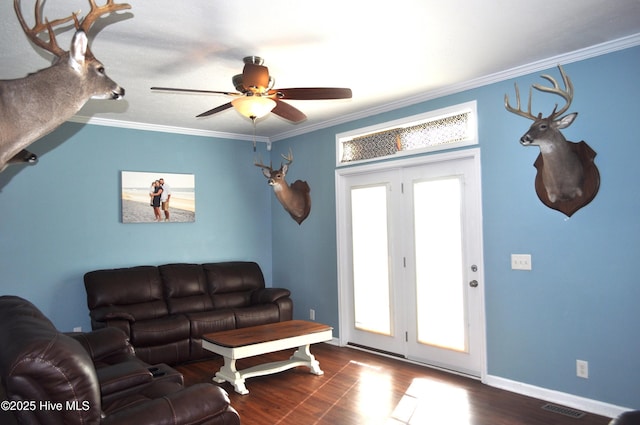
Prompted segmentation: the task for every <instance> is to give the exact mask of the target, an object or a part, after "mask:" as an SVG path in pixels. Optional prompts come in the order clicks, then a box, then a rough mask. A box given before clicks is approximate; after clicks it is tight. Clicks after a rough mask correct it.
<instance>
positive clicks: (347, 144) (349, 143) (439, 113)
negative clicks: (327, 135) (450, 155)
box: [336, 101, 478, 166]
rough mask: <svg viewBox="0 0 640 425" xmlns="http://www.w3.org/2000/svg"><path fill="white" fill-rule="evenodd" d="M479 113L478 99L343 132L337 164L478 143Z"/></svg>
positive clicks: (341, 164) (339, 135) (340, 135)
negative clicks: (477, 111) (477, 112)
mask: <svg viewBox="0 0 640 425" xmlns="http://www.w3.org/2000/svg"><path fill="white" fill-rule="evenodd" d="M476 116H477V114H476V102H475V101H474V102H468V103H464V104H460V105H456V106H452V107H449V108H444V109H438V110H436V111H430V112H427V113H424V114H420V115H414V116H411V117H406V118H403V119H400V120H396V121H391V122H386V123H383V124H379V125H375V126H371V127H366V128H360V129H357V130H353V131H350V132H347V133H340V134H338V135H337V136H336V142H337V144H338V149H337V152H338V158H337V165H338V166H343V165H350V164H354V163H360V162H365V161H371V160H375V159H383V158H388V157H392V156H400V155H408V154H415V153H420V152H425V151H435V150H443V149H451V148H454V147H459V146H467V145H474V144H477V143H478V137H477V134H478V129H477V124H476Z"/></svg>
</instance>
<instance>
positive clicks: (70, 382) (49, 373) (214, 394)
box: [0, 296, 240, 425]
mask: <svg viewBox="0 0 640 425" xmlns="http://www.w3.org/2000/svg"><path fill="white" fill-rule="evenodd" d="M0 345H1V346H2V349H1V350H0V378H1V383H2V386H1V387H0V397H1V398H2V401H1V403H2V404H1V409H0V423H2V424H11V423H18V424H29V425H31V424H34V425H63V424H64V425H74V424H82V425H91V424H104V425H107V424H113V425H127V424H131V425H144V424H175V425H177V424H190V425H195V424H201V425H204V424H207V425H215V424H239V423H240V418H239V416H238V414H237V412H236V411H235V410H234V409H233V408H232V407H231V406H230V405H229V398H228V395H227V393H226V392H225V391H224V390H223V389H221V388H220V387H217V386H215V385H213V384H197V385H194V386H191V387H187V388H185V387H184V386H183V383H182V382H183V381H182V375H180V374H179V373H178V372H177V371H175V370H174V369H172V368H170V367H168V366H167V365H154V366H152V365H147V364H145V363H144V362H142V361H141V360H139V359H138V358H136V357H135V356H134V355H133V350H132V347H131V345H130V344H129V343H128V341H127V339H126V336H125V335H124V333H122V332H121V331H120V330H117V329H114V328H112V329H104V330H101V331H99V332H91V333H86V334H72V335H69V334H64V333H61V332H58V331H57V330H56V328H55V327H54V326H53V324H52V323H51V321H49V319H48V318H47V317H45V316H44V315H43V314H42V313H41V312H40V310H38V309H37V308H36V307H35V306H34V305H33V304H32V303H30V302H29V301H27V300H24V299H22V298H19V297H15V296H2V297H0Z"/></svg>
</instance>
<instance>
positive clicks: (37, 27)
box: [13, 0, 76, 57]
mask: <svg viewBox="0 0 640 425" xmlns="http://www.w3.org/2000/svg"><path fill="white" fill-rule="evenodd" d="M13 8H14V9H15V11H16V15H17V16H18V21H20V26H22V30H23V31H24V33H25V34H26V35H27V37H28V38H29V40H31V41H32V42H33V43H34V44H35V45H37V46H39V47H41V48H43V49H44V50H46V51H48V52H51V53H53V54H54V55H56V56H57V57H61V56H62V55H64V54H65V53H66V51H65V50H64V49H62V48H61V47H60V46H58V43H57V41H56V35H55V33H54V32H53V27H54V26H56V25H60V24H64V23H65V22H69V21H70V20H72V19H76V18H75V16H76V14H75V13H72V14H71V16H67V17H66V18H61V19H56V20H55V21H52V22H49V20H48V19H45V21H46V22H43V21H42V6H41V4H40V0H37V1H36V6H35V18H36V22H35V24H34V26H33V28H29V26H28V25H27V22H26V21H25V20H24V17H23V16H22V10H21V8H20V0H14V1H13ZM45 29H46V30H47V31H48V33H49V42H46V41H45V40H43V39H41V38H40V37H38V34H40V33H41V32H42V31H44V30H45Z"/></svg>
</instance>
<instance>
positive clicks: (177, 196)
mask: <svg viewBox="0 0 640 425" xmlns="http://www.w3.org/2000/svg"><path fill="white" fill-rule="evenodd" d="M121 184H122V222H123V223H171V222H173V223H189V222H194V221H196V190H195V189H196V188H195V176H194V175H193V174H175V173H162V172H158V173H157V172H140V171H122V176H121Z"/></svg>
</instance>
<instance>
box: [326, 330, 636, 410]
mask: <svg viewBox="0 0 640 425" xmlns="http://www.w3.org/2000/svg"><path fill="white" fill-rule="evenodd" d="M326 343H327V344H331V345H335V346H336V347H342V346H343V345H342V344H341V343H340V339H339V338H335V337H334V338H333V339H332V340H331V341H327V342H326ZM398 360H403V359H400V358H398ZM404 361H406V360H404ZM410 363H413V362H410ZM423 366H424V365H423ZM481 381H482V383H483V384H485V385H488V386H491V387H495V388H500V389H502V390H505V391H510V392H512V393H516V394H521V395H524V396H527V397H532V398H537V399H540V400H544V401H546V402H549V403H554V404H559V405H561V406H566V407H571V408H573V409H578V410H581V411H583V412H588V413H593V414H595V415H600V416H605V417H608V418H615V417H616V416H618V415H619V414H621V413H622V412H626V411H627V410H634V409H631V408H628V407H622V406H616V405H614V404H609V403H604V402H601V401H597V400H592V399H589V398H585V397H579V396H576V395H573V394H568V393H563V392H560V391H555V390H550V389H547V388H542V387H537V386H535V385H529V384H525V383H522V382H518V381H512V380H510V379H505V378H501V377H499V376H493V375H485V376H484V377H483V378H482V380H481Z"/></svg>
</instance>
